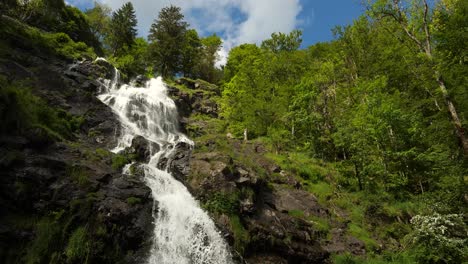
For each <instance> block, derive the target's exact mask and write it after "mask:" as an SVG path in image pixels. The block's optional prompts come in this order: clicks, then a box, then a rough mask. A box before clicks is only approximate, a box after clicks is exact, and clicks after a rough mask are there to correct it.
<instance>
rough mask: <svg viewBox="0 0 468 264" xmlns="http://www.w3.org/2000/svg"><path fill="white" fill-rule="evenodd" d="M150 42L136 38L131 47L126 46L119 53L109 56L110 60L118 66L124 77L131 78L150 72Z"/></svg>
mask: <svg viewBox="0 0 468 264" xmlns="http://www.w3.org/2000/svg"><path fill="white" fill-rule="evenodd" d="M148 47H149V45H148V42H146V40H145V39H143V38H136V39H135V41H134V43H133V44H132V46H131V47H128V46H124V47H123V48H121V49H120V51H119V53H118V55H116V56H111V57H109V61H110V62H111V63H112V64H113V65H114V66H115V67H116V68H118V69H119V70H120V71H121V73H122V74H123V76H124V77H127V78H131V77H135V76H137V75H139V74H141V75H145V74H146V73H147V72H148V68H149V63H148V56H149V55H148Z"/></svg>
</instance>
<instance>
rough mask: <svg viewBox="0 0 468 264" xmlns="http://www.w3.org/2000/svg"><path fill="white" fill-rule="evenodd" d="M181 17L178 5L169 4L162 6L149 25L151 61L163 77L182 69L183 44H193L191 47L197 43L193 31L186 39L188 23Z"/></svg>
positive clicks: (170, 75)
mask: <svg viewBox="0 0 468 264" xmlns="http://www.w3.org/2000/svg"><path fill="white" fill-rule="evenodd" d="M183 19H184V15H182V12H181V9H180V7H176V6H172V5H171V6H169V7H164V8H163V9H162V10H161V11H160V12H159V16H158V18H157V19H156V20H155V21H154V23H153V24H152V25H151V28H150V32H149V36H148V40H149V41H151V54H152V57H153V58H154V62H153V63H154V66H155V69H156V70H157V71H158V72H159V73H160V74H161V75H162V76H163V77H170V78H172V77H173V76H174V75H175V74H176V73H178V72H180V71H181V70H182V68H183V62H184V58H183V56H182V54H183V53H184V52H188V51H186V50H184V48H183V47H184V44H186V43H188V44H190V45H193V46H192V47H196V46H197V45H198V43H197V40H196V37H195V35H194V34H193V32H191V33H189V37H190V39H189V40H188V41H186V32H187V27H188V23H187V22H185V21H184V20H183ZM190 45H189V46H190ZM188 53H189V54H190V52H188ZM185 62H186V61H185ZM189 64H190V63H189ZM186 67H189V66H187V65H186Z"/></svg>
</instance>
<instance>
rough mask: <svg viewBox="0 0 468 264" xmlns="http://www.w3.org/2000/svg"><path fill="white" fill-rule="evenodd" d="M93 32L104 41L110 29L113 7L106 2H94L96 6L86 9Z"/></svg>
mask: <svg viewBox="0 0 468 264" xmlns="http://www.w3.org/2000/svg"><path fill="white" fill-rule="evenodd" d="M85 14H86V16H87V18H88V21H89V26H90V28H91V32H92V33H93V34H94V36H95V37H96V38H97V39H99V41H101V42H103V41H104V39H105V38H106V36H107V35H108V32H109V30H110V22H111V18H110V14H111V8H110V7H109V6H107V5H105V4H101V3H99V2H94V7H93V8H91V9H88V10H86V11H85Z"/></svg>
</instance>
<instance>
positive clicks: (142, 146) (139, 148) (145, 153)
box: [130, 136, 159, 162]
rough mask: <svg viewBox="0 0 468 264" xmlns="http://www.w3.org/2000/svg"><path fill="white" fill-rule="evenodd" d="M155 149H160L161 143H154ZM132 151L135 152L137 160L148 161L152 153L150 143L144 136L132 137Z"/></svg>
mask: <svg viewBox="0 0 468 264" xmlns="http://www.w3.org/2000/svg"><path fill="white" fill-rule="evenodd" d="M153 145H154V147H155V149H154V152H157V151H158V150H159V145H158V144H156V143H154V144H153ZM130 152H131V153H132V154H135V158H136V160H137V161H142V162H148V161H149V159H150V155H151V150H150V144H149V142H148V141H147V140H146V139H145V138H144V137H142V136H136V137H134V138H133V139H132V146H131V147H130Z"/></svg>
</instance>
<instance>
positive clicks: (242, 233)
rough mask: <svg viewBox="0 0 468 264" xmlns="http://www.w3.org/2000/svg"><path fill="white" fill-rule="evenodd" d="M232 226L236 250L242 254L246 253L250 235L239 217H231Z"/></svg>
mask: <svg viewBox="0 0 468 264" xmlns="http://www.w3.org/2000/svg"><path fill="white" fill-rule="evenodd" d="M229 219H230V224H231V231H232V233H233V235H234V248H235V249H236V250H237V251H238V252H239V253H241V254H243V253H244V250H245V248H246V246H247V245H248V244H249V242H250V235H249V232H248V231H247V230H245V228H244V226H243V225H242V223H241V221H240V218H239V216H238V215H231V216H230V217H229Z"/></svg>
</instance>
